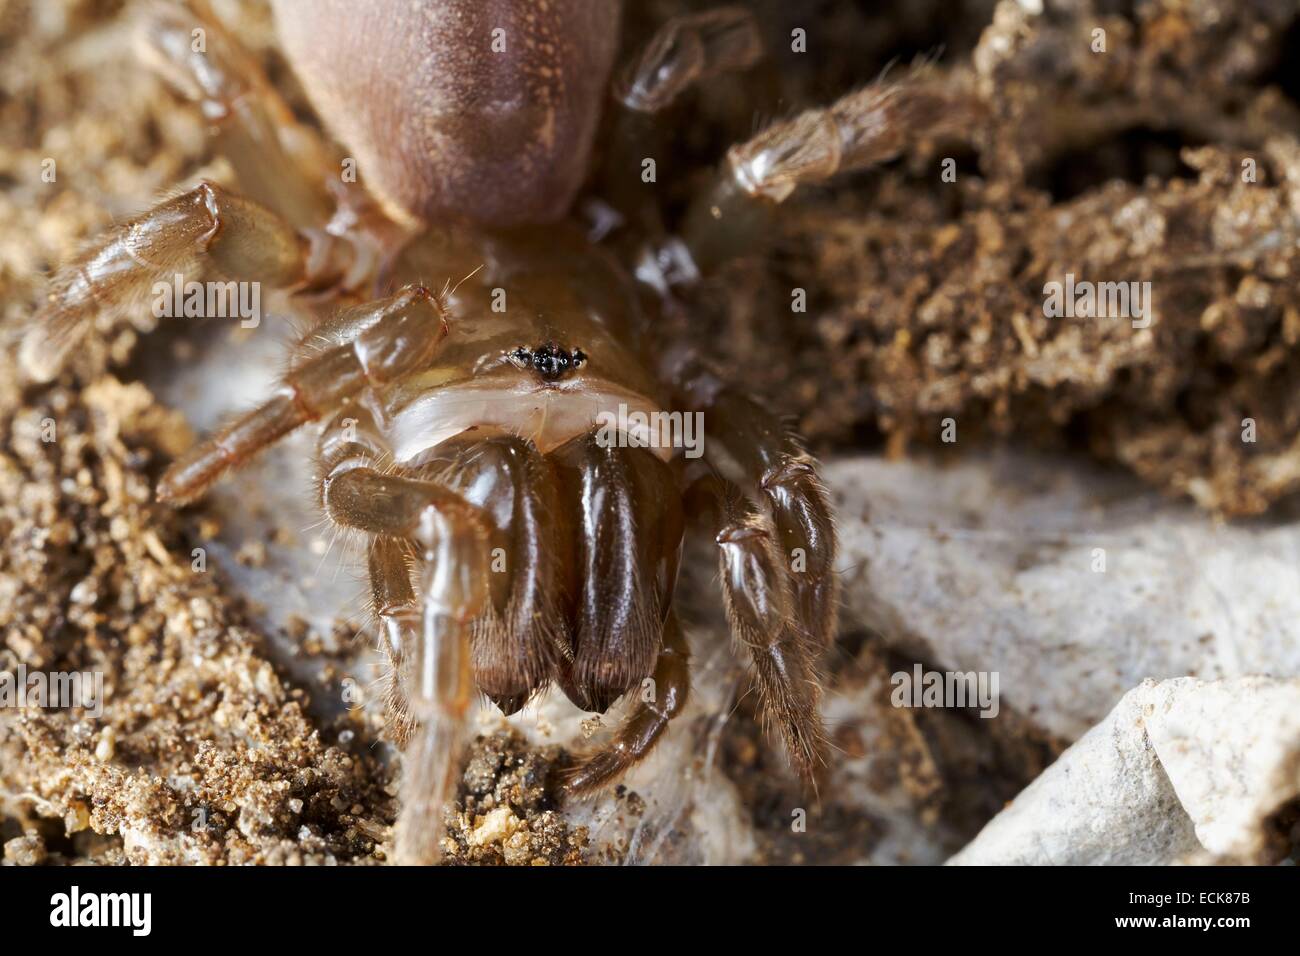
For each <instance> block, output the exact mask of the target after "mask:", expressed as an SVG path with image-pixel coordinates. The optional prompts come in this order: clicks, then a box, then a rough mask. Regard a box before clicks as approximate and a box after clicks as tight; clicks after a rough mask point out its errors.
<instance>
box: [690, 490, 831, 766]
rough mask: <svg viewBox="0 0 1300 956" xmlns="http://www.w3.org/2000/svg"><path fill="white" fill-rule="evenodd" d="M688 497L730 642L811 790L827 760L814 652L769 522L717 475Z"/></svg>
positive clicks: (767, 517)
mask: <svg viewBox="0 0 1300 956" xmlns="http://www.w3.org/2000/svg"><path fill="white" fill-rule="evenodd" d="M688 494H689V497H690V498H691V499H692V500H693V501H694V502H696V503H699V504H703V507H698V510H695V513H696V515H697V516H698V517H700V518H701V519H702V521H701V523H702V524H703V525H704V526H705V527H708V528H709V529H710V530H714V529H716V534H715V541H716V542H717V545H718V568H719V577H720V579H721V582H722V596H723V604H724V606H725V608H726V612H727V620H728V623H729V624H730V627H731V634H732V637H733V639H734V640H735V641H736V643H737V644H738V645H740V646H742V647H744V648H745V650H746V651H747V652H748V653H749V656H750V659H751V661H752V662H753V665H754V680H755V683H756V684H757V686H758V690H759V696H760V710H761V712H762V714H763V716H764V718H765V719H767V720H770V721H772V722H773V723H775V724H776V727H777V729H778V730H779V732H780V734H781V737H782V739H783V740H784V742H785V747H786V752H787V753H788V754H789V755H790V760H791V763H792V764H793V766H794V769H795V771H796V772H797V773H798V774H799V776H800V778H801V779H803V780H805V781H807V782H808V783H810V784H813V785H814V786H815V783H816V778H817V774H818V771H819V769H820V768H821V767H822V766H824V765H825V762H826V758H825V754H826V733H825V731H824V729H823V728H822V722H821V715H820V712H819V710H818V705H819V702H820V699H821V681H820V679H819V676H818V673H817V667H816V660H817V654H818V650H819V648H818V646H817V645H816V644H815V643H814V642H813V640H812V639H810V637H809V635H808V633H807V630H806V628H805V627H803V626H801V625H800V621H799V614H798V612H797V610H796V606H795V605H796V599H795V595H794V589H793V582H792V581H791V575H790V573H789V571H788V570H787V568H786V567H785V563H784V561H783V560H782V558H781V555H780V552H779V549H778V548H777V546H776V537H777V536H776V533H775V529H774V527H773V524H772V521H771V519H770V517H769V516H767V515H765V514H763V513H761V512H760V511H759V510H757V509H756V508H754V507H753V506H752V504H747V503H743V496H742V495H741V493H740V492H739V490H738V489H736V488H735V486H733V485H730V483H728V482H725V481H723V480H721V479H719V478H717V477H716V476H708V477H705V478H702V479H700V480H699V481H697V482H696V483H695V484H694V485H693V486H692V488H691V489H690V491H689V493H688ZM738 502H740V503H738Z"/></svg>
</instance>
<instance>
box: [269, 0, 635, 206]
mask: <svg viewBox="0 0 1300 956" xmlns="http://www.w3.org/2000/svg"><path fill="white" fill-rule="evenodd" d="M274 7H275V15H276V23H277V25H278V27H279V30H280V34H281V38H282V42H283V45H284V48H285V51H286V53H287V54H288V56H289V59H290V60H291V61H292V63H293V66H294V69H295V71H296V72H297V74H298V76H299V77H300V78H301V80H302V82H303V85H304V87H305V88H306V90H307V93H308V95H309V96H310V97H311V99H312V102H313V103H314V105H315V106H316V109H317V110H318V111H319V113H320V115H321V117H322V119H323V120H324V121H325V122H326V123H327V124H328V125H329V126H330V128H331V129H333V130H334V132H335V133H336V134H337V135H338V138H339V139H340V140H341V141H342V142H343V143H344V144H345V145H347V147H348V148H349V149H350V150H352V152H353V155H354V156H355V157H356V158H357V160H358V163H359V167H360V170H361V174H362V177H363V178H364V180H365V183H366V185H367V186H368V187H369V189H370V190H371V192H372V193H374V194H375V195H376V197H378V198H379V199H380V201H381V202H382V203H383V205H384V206H385V208H386V210H387V211H388V212H389V213H390V214H396V215H398V216H399V217H400V218H406V219H410V218H412V217H414V218H417V219H423V220H425V221H432V220H434V219H437V218H440V217H445V216H446V215H448V214H451V215H456V216H460V217H464V218H466V219H470V220H473V221H476V222H482V223H488V224H495V225H510V224H516V223H525V222H545V221H550V220H553V219H558V218H560V217H561V216H563V215H564V213H565V211H566V210H567V209H568V207H569V204H570V202H571V201H572V199H573V195H574V193H575V192H576V191H577V189H578V187H579V185H581V182H582V179H583V177H584V175H585V174H586V171H587V160H588V156H589V154H590V152H591V144H592V138H593V136H594V135H595V130H596V123H597V120H598V119H599V115H600V102H601V99H602V96H603V94H604V90H605V85H606V82H607V80H608V77H609V72H610V68H611V66H612V64H613V60H614V54H615V51H616V46H617V43H618V22H619V14H620V8H621V0H545V2H542V0H530V2H528V3H518V2H516V0H416V2H411V0H402V2H401V3H391V4H389V3H385V4H357V3H354V2H352V0H274Z"/></svg>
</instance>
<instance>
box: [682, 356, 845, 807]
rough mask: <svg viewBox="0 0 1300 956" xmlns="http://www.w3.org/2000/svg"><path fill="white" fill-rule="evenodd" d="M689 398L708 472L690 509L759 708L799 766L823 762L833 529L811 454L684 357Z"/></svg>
mask: <svg viewBox="0 0 1300 956" xmlns="http://www.w3.org/2000/svg"><path fill="white" fill-rule="evenodd" d="M673 371H674V377H675V378H676V379H677V381H678V383H679V388H680V389H681V392H682V397H683V398H684V400H685V402H686V404H687V405H688V406H689V407H692V408H694V409H697V410H699V411H701V412H702V413H703V414H704V415H705V417H706V421H707V424H708V434H707V435H706V438H705V442H706V454H705V458H706V461H707V462H708V463H709V464H710V466H712V467H713V469H714V471H713V472H710V473H709V474H706V475H704V476H703V477H701V478H699V479H697V480H696V481H695V482H693V483H692V485H691V487H690V489H688V493H687V495H686V501H687V507H688V509H689V510H690V511H691V512H692V513H693V514H694V515H695V516H696V517H698V518H699V519H701V523H702V524H703V526H704V527H706V528H708V529H709V530H710V531H712V532H713V533H714V535H715V540H716V542H717V545H718V562H719V569H720V577H721V581H722V587H723V598H724V602H725V605H726V609H727V617H728V620H729V622H730V624H731V631H732V635H733V636H734V637H735V639H736V640H737V642H738V643H739V644H741V645H743V646H744V647H746V648H747V649H748V650H749V652H750V655H751V658H752V659H753V662H754V676H755V679H756V681H757V683H758V687H759V690H760V693H761V696H762V709H763V711H764V713H765V714H766V715H770V716H771V717H772V718H773V719H774V720H775V722H776V724H777V725H778V727H779V728H780V730H781V733H782V736H783V738H784V740H785V744H786V748H787V751H788V752H789V754H790V757H791V760H792V762H793V764H794V766H795V769H796V770H797V771H798V772H799V774H800V775H801V776H802V777H803V778H804V779H805V780H808V781H809V782H814V781H815V777H816V772H817V768H818V767H820V766H822V765H823V764H824V763H825V758H824V754H825V747H826V741H825V732H824V730H823V728H822V725H821V717H820V714H819V711H818V702H819V700H820V697H821V684H820V679H819V677H818V673H817V667H816V662H817V658H818V656H819V654H820V652H821V651H822V650H823V649H824V648H825V647H826V646H827V645H828V644H829V643H830V641H831V640H832V638H833V637H834V634H835V623H836V615H837V610H838V579H837V577H836V574H835V570H834V560H835V549H836V543H835V529H834V525H833V522H832V520H831V516H830V509H829V506H828V505H827V502H826V493H825V490H824V489H823V488H822V486H821V483H820V481H819V480H818V478H817V474H816V471H815V467H814V463H813V459H812V458H811V457H810V456H808V455H807V454H806V453H805V452H804V451H803V449H802V448H800V446H799V444H798V442H797V441H795V439H794V438H793V437H792V436H791V435H790V433H789V431H788V430H787V429H786V428H785V427H784V426H783V425H782V424H781V422H780V421H779V420H777V419H776V418H775V417H774V416H773V415H771V414H770V413H769V412H767V411H766V410H765V409H764V408H763V407H762V406H761V405H759V404H758V403H757V402H755V401H753V400H752V399H749V398H747V397H745V396H743V395H740V394H739V393H737V392H735V391H733V390H731V389H729V388H727V387H726V386H725V385H724V384H723V383H722V382H721V381H719V380H718V378H717V377H716V376H715V375H714V374H713V373H712V372H711V371H709V370H708V369H706V368H705V367H704V366H703V365H701V364H700V363H699V362H698V361H696V360H695V359H693V358H692V357H690V356H685V357H682V358H680V359H679V360H678V364H677V366H676V367H675V369H674V370H673Z"/></svg>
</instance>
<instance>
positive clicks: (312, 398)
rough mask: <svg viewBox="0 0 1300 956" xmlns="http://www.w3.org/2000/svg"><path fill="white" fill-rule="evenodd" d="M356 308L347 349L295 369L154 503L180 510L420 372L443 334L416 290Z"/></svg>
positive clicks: (175, 472) (199, 452) (438, 318)
mask: <svg viewBox="0 0 1300 956" xmlns="http://www.w3.org/2000/svg"><path fill="white" fill-rule="evenodd" d="M362 308H363V309H364V310H367V311H366V316H365V321H359V322H358V323H357V325H356V334H355V336H354V337H353V338H352V339H351V340H350V341H348V342H345V343H343V344H341V345H335V346H333V347H330V348H325V349H322V350H320V351H317V352H315V353H314V354H310V357H308V358H306V359H303V360H301V361H299V362H298V364H296V365H294V366H292V367H291V368H290V370H289V371H288V372H287V373H286V374H285V375H284V377H283V378H282V380H281V385H280V388H279V389H278V390H277V391H276V393H275V394H274V395H273V396H272V397H271V398H270V399H268V400H267V401H266V402H264V403H263V404H261V405H260V406H258V407H257V408H255V409H253V410H252V411H251V412H249V413H247V414H246V415H244V416H243V417H241V418H239V419H237V420H235V421H234V422H233V423H231V424H230V425H228V426H226V427H225V428H223V429H222V430H220V431H219V432H217V433H216V434H215V435H212V436H211V437H209V438H208V439H207V440H206V441H204V442H202V443H200V444H199V445H196V446H195V447H194V448H192V449H191V450H190V451H189V452H187V453H186V454H185V455H183V456H182V457H181V458H179V459H178V460H177V461H176V462H175V463H173V464H172V466H171V467H170V468H169V469H168V470H167V473H166V474H164V475H163V477H162V480H161V481H160V482H159V484H158V497H159V499H161V500H163V501H171V502H185V501H190V500H192V499H194V498H196V497H198V496H199V495H201V494H202V493H203V492H204V490H206V489H207V487H208V486H209V485H211V484H212V482H214V481H215V480H216V479H217V478H218V477H219V476H220V475H221V474H222V472H224V471H225V470H226V469H228V468H230V467H231V466H232V465H236V464H239V463H240V462H243V461H245V460H247V459H248V458H250V457H251V456H252V455H254V454H256V453H257V452H259V451H261V450H262V449H263V448H265V447H266V446H267V445H270V444H271V443H273V442H275V441H276V440H277V439H279V438H281V437H283V436H284V435H286V434H288V433H289V432H290V431H292V430H293V429H295V428H297V427H298V426H299V425H301V424H303V423H304V422H308V421H314V420H316V419H318V418H320V417H321V416H322V415H323V414H324V413H325V412H327V411H330V410H332V409H334V408H336V407H337V406H338V405H340V404H341V403H342V402H344V401H345V400H347V399H350V398H353V397H355V396H357V395H358V393H360V392H362V391H363V390H364V389H369V388H371V387H383V386H384V385H387V384H390V383H392V382H394V381H396V380H397V379H399V378H401V377H402V376H403V375H405V374H406V373H408V372H409V371H411V370H412V369H416V368H419V367H421V366H423V365H424V364H426V363H427V362H429V361H430V360H431V359H432V358H433V356H434V355H435V354H436V352H437V350H438V348H439V346H440V345H441V343H442V341H443V339H444V338H445V337H446V334H447V320H446V316H445V314H444V312H443V310H442V307H441V305H440V304H439V302H438V300H437V299H436V298H435V297H434V296H433V294H432V293H430V292H429V291H428V290H427V289H425V288H423V287H421V286H408V287H407V288H405V289H403V290H402V291H401V292H399V293H398V294H397V295H394V296H390V297H389V298H386V299H378V300H376V301H374V302H372V303H369V304H368V305H367V306H364V307H362ZM351 507H354V508H356V509H358V510H359V511H362V512H370V513H377V510H379V509H378V508H377V505H376V504H375V503H374V502H367V501H365V500H362V499H358V500H357V501H356V502H355V503H354V504H353V505H352V506H351ZM408 518H409V516H403V518H402V520H407V519H408ZM386 520H390V521H396V520H398V519H397V518H396V517H392V516H389V517H388V518H387V519H386Z"/></svg>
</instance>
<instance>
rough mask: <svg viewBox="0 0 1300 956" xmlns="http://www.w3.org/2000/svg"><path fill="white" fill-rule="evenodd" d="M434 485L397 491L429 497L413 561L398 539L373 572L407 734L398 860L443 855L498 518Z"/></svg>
mask: <svg viewBox="0 0 1300 956" xmlns="http://www.w3.org/2000/svg"><path fill="white" fill-rule="evenodd" d="M359 470H360V469H358V471H359ZM374 477H375V475H374V473H371V478H372V479H373V478H374ZM430 484H431V483H429V482H419V481H414V480H409V479H408V480H406V483H404V484H403V485H402V486H401V487H400V489H399V493H398V497H399V498H403V499H405V503H404V504H405V505H412V504H414V503H415V502H417V501H421V502H424V504H423V506H422V507H421V510H420V512H419V517H418V522H417V527H416V528H415V529H414V530H413V532H412V534H411V536H410V537H409V538H406V539H405V540H404V542H403V543H408V544H409V545H410V546H411V547H410V550H411V552H412V553H413V560H411V561H410V563H409V564H408V557H407V554H406V553H404V552H403V551H402V550H399V549H397V548H394V547H393V546H392V545H391V544H389V545H384V544H375V545H374V546H372V549H371V572H372V574H377V575H378V580H375V579H373V578H372V587H373V588H374V589H375V593H376V597H377V598H380V599H382V600H383V601H384V604H383V606H382V608H381V620H382V621H383V623H384V628H385V632H386V635H387V637H388V640H387V641H386V643H385V650H386V651H387V653H388V656H389V661H390V664H391V666H392V674H393V677H392V681H393V687H394V688H396V689H397V690H398V692H399V693H400V699H399V700H400V706H401V707H402V708H403V709H402V712H401V713H400V714H399V715H398V724H399V728H400V729H401V731H403V732H404V733H405V735H406V740H405V747H404V749H403V760H402V782H401V790H400V797H401V804H402V810H401V814H400V816H399V817H398V820H397V829H396V840H395V843H396V856H397V861H398V862H399V863H430V862H434V861H436V860H437V859H438V858H439V856H440V855H441V846H440V843H441V839H442V834H443V816H442V815H443V811H444V809H445V807H446V805H447V803H448V801H449V800H450V799H451V798H452V797H453V796H454V795H455V793H456V780H457V777H458V768H459V766H460V764H459V759H460V752H461V748H462V746H463V744H464V741H465V730H466V723H467V720H466V718H467V716H468V713H469V708H470V705H471V704H472V702H473V697H474V678H473V675H472V664H471V656H472V647H471V623H472V621H473V620H474V619H475V618H476V617H478V616H479V615H480V614H481V613H482V612H483V609H484V608H485V607H486V605H487V602H488V600H489V598H488V534H487V529H488V527H489V521H488V520H487V519H486V517H485V516H484V515H483V514H482V513H481V512H479V511H478V509H475V508H473V506H471V505H469V504H467V503H466V502H465V501H464V500H463V499H459V498H458V497H457V500H456V502H454V503H453V502H451V501H449V500H448V499H447V498H446V492H445V490H443V489H437V488H436V486H433V487H430ZM453 497H455V496H453ZM402 510H405V508H403V509H402ZM377 539H378V540H381V541H382V540H385V539H387V540H390V541H394V540H397V539H392V538H387V536H385V535H378V536H377ZM412 567H413V570H414V572H415V575H414V576H415V579H416V580H415V582H414V584H412V581H411V577H410V574H411V569H412Z"/></svg>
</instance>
